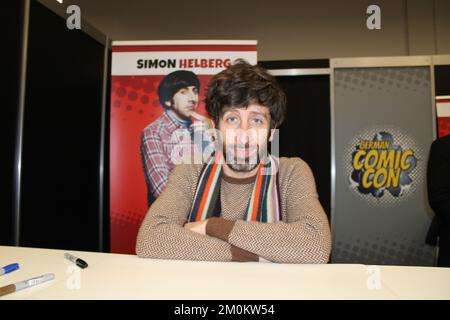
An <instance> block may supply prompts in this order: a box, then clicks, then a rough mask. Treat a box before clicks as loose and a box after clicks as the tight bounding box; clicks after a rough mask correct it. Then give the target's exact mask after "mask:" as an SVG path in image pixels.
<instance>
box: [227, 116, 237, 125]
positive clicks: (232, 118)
mask: <svg viewBox="0 0 450 320" xmlns="http://www.w3.org/2000/svg"><path fill="white" fill-rule="evenodd" d="M227 122H228V123H230V124H234V123H236V122H237V118H236V117H228V118H227Z"/></svg>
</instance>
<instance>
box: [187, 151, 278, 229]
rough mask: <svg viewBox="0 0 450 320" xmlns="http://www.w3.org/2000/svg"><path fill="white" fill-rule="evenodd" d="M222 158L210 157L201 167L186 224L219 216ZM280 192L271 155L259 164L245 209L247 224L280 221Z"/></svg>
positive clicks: (276, 171) (274, 163) (276, 166)
mask: <svg viewBox="0 0 450 320" xmlns="http://www.w3.org/2000/svg"><path fill="white" fill-rule="evenodd" d="M223 161H224V158H223V155H222V154H221V153H219V154H217V155H215V156H212V157H211V158H210V159H209V160H208V162H207V163H206V164H205V165H204V166H203V168H202V170H201V172H200V176H199V179H198V182H197V189H196V191H195V197H194V201H193V203H192V207H191V211H190V213H189V218H188V221H189V222H195V221H200V220H205V219H208V218H211V217H220V216H221V213H222V208H221V204H220V182H221V177H222V166H223ZM280 203H281V202H280V191H279V185H278V163H277V162H276V161H275V159H274V158H273V157H272V156H270V155H269V156H268V157H267V159H266V161H261V162H260V163H259V165H258V173H257V176H256V181H255V185H254V187H253V192H252V196H251V198H250V202H249V204H248V208H247V215H246V218H245V220H247V221H259V222H277V221H280V220H281V205H280Z"/></svg>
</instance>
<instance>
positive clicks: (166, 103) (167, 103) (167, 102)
mask: <svg viewBox="0 0 450 320" xmlns="http://www.w3.org/2000/svg"><path fill="white" fill-rule="evenodd" d="M164 104H165V105H166V107H167V108H170V107H172V101H170V100H167V101H166V102H164Z"/></svg>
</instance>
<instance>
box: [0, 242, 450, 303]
mask: <svg viewBox="0 0 450 320" xmlns="http://www.w3.org/2000/svg"><path fill="white" fill-rule="evenodd" d="M65 252H70V253H72V254H73V255H75V256H77V257H79V258H82V259H84V260H85V261H86V262H88V264H89V267H88V268H86V269H79V268H78V267H75V266H74V264H73V263H71V262H70V261H68V260H66V259H64V253H65ZM14 262H17V263H19V264H20V269H19V270H17V271H14V272H12V273H9V274H7V275H4V276H0V286H5V285H8V284H11V283H15V282H18V281H22V280H26V279H28V278H32V277H35V276H39V275H42V274H45V273H54V274H55V280H53V281H51V282H47V283H45V284H41V285H38V286H36V287H32V288H28V289H25V290H22V291H18V292H15V293H12V294H9V295H6V296H3V297H1V298H0V299H164V300H165V299H170V300H183V299H211V300H231V299H267V300H277V299H450V268H426V267H399V266H372V267H369V266H366V265H361V264H328V265H289V264H272V263H237V262H236V263H235V262H227V263H222V262H196V261H172V260H157V259H142V258H138V257H137V256H134V255H122V254H108V253H96V252H77V251H66V250H53V249H36V248H23V247H6V246H0V267H2V266H4V265H7V264H10V263H14ZM378 284H379V286H378Z"/></svg>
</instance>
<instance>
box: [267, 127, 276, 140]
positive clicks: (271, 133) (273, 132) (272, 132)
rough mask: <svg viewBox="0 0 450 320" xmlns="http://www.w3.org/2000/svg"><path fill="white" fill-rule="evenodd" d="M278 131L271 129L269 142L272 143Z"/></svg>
mask: <svg viewBox="0 0 450 320" xmlns="http://www.w3.org/2000/svg"><path fill="white" fill-rule="evenodd" d="M276 130H277V129H276V128H275V129H270V136H269V142H272V140H273V136H274V135H275V131H276Z"/></svg>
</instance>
